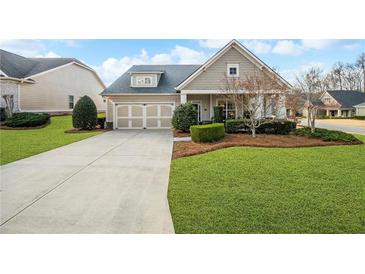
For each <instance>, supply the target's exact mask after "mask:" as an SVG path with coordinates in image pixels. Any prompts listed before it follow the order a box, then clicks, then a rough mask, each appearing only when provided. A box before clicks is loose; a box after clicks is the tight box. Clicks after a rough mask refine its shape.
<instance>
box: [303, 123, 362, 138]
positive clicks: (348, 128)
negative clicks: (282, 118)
mask: <svg viewBox="0 0 365 274" xmlns="http://www.w3.org/2000/svg"><path fill="white" fill-rule="evenodd" d="M301 124H302V125H304V126H307V124H308V122H307V119H301ZM316 127H318V128H325V129H332V130H340V131H344V132H348V133H355V134H363V135H365V121H362V120H350V119H349V120H347V119H316Z"/></svg>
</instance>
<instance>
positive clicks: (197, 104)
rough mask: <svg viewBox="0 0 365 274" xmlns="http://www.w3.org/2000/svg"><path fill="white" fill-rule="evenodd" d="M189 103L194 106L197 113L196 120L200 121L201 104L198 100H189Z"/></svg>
mask: <svg viewBox="0 0 365 274" xmlns="http://www.w3.org/2000/svg"><path fill="white" fill-rule="evenodd" d="M191 104H192V105H193V106H194V107H195V109H196V110H197V113H198V122H201V121H202V105H201V103H200V102H191Z"/></svg>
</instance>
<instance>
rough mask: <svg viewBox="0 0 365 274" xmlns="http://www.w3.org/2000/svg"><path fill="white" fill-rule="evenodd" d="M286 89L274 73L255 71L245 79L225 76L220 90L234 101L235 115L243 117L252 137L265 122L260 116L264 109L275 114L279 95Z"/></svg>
mask: <svg viewBox="0 0 365 274" xmlns="http://www.w3.org/2000/svg"><path fill="white" fill-rule="evenodd" d="M286 89H287V87H284V86H283V85H281V84H280V82H279V81H278V79H277V77H276V75H275V76H272V75H270V76H269V74H268V73H265V72H263V71H255V72H254V73H253V74H252V76H248V77H246V79H240V78H235V77H226V78H225V80H224V85H223V87H222V89H221V91H222V94H223V96H224V97H225V98H227V99H229V100H231V101H233V102H234V103H235V106H236V109H237V114H238V115H237V116H238V117H240V118H244V119H243V121H244V123H245V125H246V126H247V127H249V128H250V131H251V133H252V137H256V129H257V128H258V127H260V126H261V125H262V124H263V123H265V122H267V121H266V120H264V119H263V118H262V117H264V116H265V114H266V110H267V109H271V112H272V114H274V115H276V113H277V105H278V103H279V95H280V94H281V93H282V92H283V91H284V90H286ZM274 117H275V116H274Z"/></svg>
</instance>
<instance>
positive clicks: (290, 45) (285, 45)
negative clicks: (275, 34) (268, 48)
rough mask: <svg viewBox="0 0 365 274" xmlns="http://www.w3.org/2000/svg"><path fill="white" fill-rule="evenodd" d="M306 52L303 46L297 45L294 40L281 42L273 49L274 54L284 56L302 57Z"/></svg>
mask: <svg viewBox="0 0 365 274" xmlns="http://www.w3.org/2000/svg"><path fill="white" fill-rule="evenodd" d="M303 51H304V49H303V47H302V46H301V45H298V44H296V43H295V42H294V41H292V40H280V41H278V42H277V43H276V45H275V46H274V48H273V49H272V52H273V53H277V54H282V55H294V56H295V55H300V54H302V53H303Z"/></svg>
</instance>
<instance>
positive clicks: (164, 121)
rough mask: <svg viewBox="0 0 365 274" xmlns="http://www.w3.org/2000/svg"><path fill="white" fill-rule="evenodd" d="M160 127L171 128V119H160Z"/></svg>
mask: <svg viewBox="0 0 365 274" xmlns="http://www.w3.org/2000/svg"><path fill="white" fill-rule="evenodd" d="M160 121H161V127H164V128H171V118H161V119H160Z"/></svg>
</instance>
